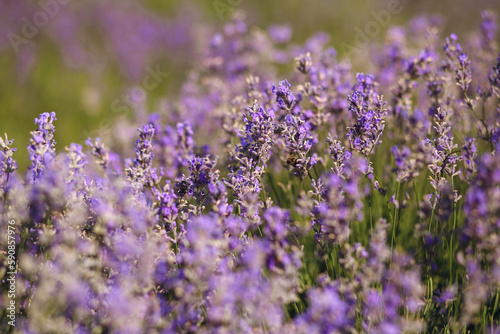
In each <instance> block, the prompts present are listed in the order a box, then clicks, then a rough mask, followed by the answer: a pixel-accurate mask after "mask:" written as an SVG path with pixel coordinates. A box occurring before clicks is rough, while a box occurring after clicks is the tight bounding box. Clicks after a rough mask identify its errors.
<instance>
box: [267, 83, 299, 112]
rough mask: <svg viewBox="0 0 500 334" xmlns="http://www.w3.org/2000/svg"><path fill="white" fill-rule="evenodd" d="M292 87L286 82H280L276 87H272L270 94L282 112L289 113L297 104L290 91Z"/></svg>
mask: <svg viewBox="0 0 500 334" xmlns="http://www.w3.org/2000/svg"><path fill="white" fill-rule="evenodd" d="M291 86H292V85H291V84H290V83H289V82H288V81H286V80H285V81H281V82H280V83H279V85H278V87H276V85H273V89H272V92H273V94H275V95H276V102H278V107H279V108H280V109H283V110H287V111H291V110H292V109H293V107H294V106H295V105H296V104H297V98H296V97H295V95H294V94H293V92H292V91H291V90H290V87H291Z"/></svg>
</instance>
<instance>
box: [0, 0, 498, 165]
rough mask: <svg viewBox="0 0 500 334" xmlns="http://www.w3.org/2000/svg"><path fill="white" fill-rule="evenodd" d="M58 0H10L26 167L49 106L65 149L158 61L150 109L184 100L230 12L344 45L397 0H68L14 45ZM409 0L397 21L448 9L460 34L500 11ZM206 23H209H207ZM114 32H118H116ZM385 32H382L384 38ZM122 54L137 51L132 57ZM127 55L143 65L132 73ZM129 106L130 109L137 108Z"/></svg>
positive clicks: (2, 127) (7, 58) (2, 55)
mask: <svg viewBox="0 0 500 334" xmlns="http://www.w3.org/2000/svg"><path fill="white" fill-rule="evenodd" d="M49 1H50V0H42V1H41V2H39V1H28V0H0V29H1V34H0V35H1V36H0V38H1V39H0V69H1V76H2V79H1V80H0V115H1V117H0V134H3V133H8V135H9V138H14V139H15V142H14V147H17V148H18V152H17V153H16V155H15V158H16V159H17V161H18V162H19V168H20V169H21V170H22V169H24V168H26V166H27V164H28V161H27V153H26V145H27V144H28V140H29V136H30V134H29V131H31V130H33V129H34V124H33V120H34V118H35V117H36V116H37V115H38V114H40V113H42V112H50V111H56V113H57V118H58V120H57V123H56V134H55V139H56V141H57V149H58V150H59V151H60V150H63V149H64V147H65V146H68V145H69V144H70V143H71V142H77V143H80V144H83V141H84V140H85V139H86V138H87V137H88V136H89V135H92V134H95V133H96V132H95V130H96V129H97V128H99V126H102V123H101V120H104V119H105V120H112V119H113V118H114V117H116V113H115V112H114V111H113V107H112V105H113V103H114V101H116V100H117V99H120V98H121V97H122V96H123V94H124V92H125V90H126V89H128V88H130V87H134V86H136V85H137V86H141V84H142V80H143V78H144V77H145V76H146V75H147V69H148V66H150V67H151V68H153V67H155V66H160V68H161V69H164V70H165V71H168V73H169V74H170V75H169V76H168V77H166V78H163V79H162V80H160V82H159V84H158V85H157V86H155V88H153V89H150V90H148V96H147V102H148V105H149V109H150V110H149V111H151V109H152V108H153V106H154V105H155V103H156V102H157V101H158V100H159V99H161V98H168V97H172V98H173V99H175V98H176V96H177V95H178V93H179V91H180V88H181V85H182V82H183V81H184V79H185V77H186V74H187V72H188V70H189V69H190V68H193V67H194V68H196V67H197V66H199V63H198V61H199V59H200V57H201V54H200V51H201V46H202V45H203V44H204V43H208V41H209V40H208V39H207V34H210V31H217V30H220V29H222V28H223V25H224V22H225V20H226V19H227V17H228V14H229V13H228V11H231V10H242V11H244V12H245V13H246V16H247V21H248V23H249V24H250V25H255V26H257V27H260V28H262V29H267V27H268V26H269V25H271V24H289V25H290V26H291V27H292V29H293V38H292V40H293V41H294V42H297V43H300V42H303V41H304V40H305V39H306V38H307V37H309V36H311V35H312V34H313V33H315V32H317V31H324V32H326V33H328V34H329V35H330V36H331V42H330V44H331V45H332V46H334V47H336V46H337V47H338V45H339V43H341V42H346V43H352V41H353V39H354V38H355V28H356V27H359V28H363V27H364V25H365V24H366V22H368V21H370V20H373V17H372V14H371V12H372V11H380V10H383V9H386V8H387V6H388V3H389V2H390V1H373V0H338V1H332V0H309V1H305V0H287V1H268V0H267V1H265V0H215V1H213V0H199V1H194V0H192V1H187V0H182V1H180V0H167V1H165V0H135V1H128V0H116V1H115V0H108V1H95V0H81V1H76V0H74V1H71V0H69V3H67V4H59V8H58V10H57V12H56V13H55V15H54V17H50V18H49V19H48V22H47V24H46V25H44V26H43V27H40V29H39V31H38V33H37V34H36V35H35V36H34V37H32V38H29V39H28V41H27V42H26V43H23V44H22V45H20V48H19V52H18V53H16V52H14V49H13V47H12V44H11V42H10V41H9V36H11V38H12V36H13V35H12V33H15V34H18V35H21V33H22V29H23V24H24V22H25V21H23V18H28V19H29V18H32V15H33V14H34V13H36V12H37V11H40V10H41V8H42V3H43V4H47V3H48V2H49ZM52 1H56V0H52ZM60 1H61V3H63V1H62V0H60ZM392 1H393V0H392ZM64 2H67V0H65V1H64ZM402 3H403V11H402V13H401V14H399V15H394V16H392V17H391V22H390V23H391V25H404V24H405V22H407V21H408V20H409V19H410V18H411V17H413V16H415V15H417V14H419V13H436V14H439V15H441V16H442V17H443V18H444V24H445V31H446V32H455V33H457V34H458V35H459V36H460V35H461V34H467V33H468V31H470V30H471V29H474V28H475V27H477V25H478V24H479V22H480V12H481V11H482V10H484V9H491V10H493V11H494V12H496V13H499V12H500V1H491V0H490V1H487V0H482V1H452V0H445V1H417V0H412V1H411V0H410V1H402ZM221 10H222V12H221ZM118 14H119V15H118ZM130 15H131V17H133V18H132V19H130V18H129V16H130ZM141 15H142V16H143V17H142V19H141V18H140V16H141ZM115 16H116V17H115ZM153 19H154V20H155V22H157V24H158V25H160V26H161V25H162V24H163V22H165V23H168V25H167V26H166V27H162V28H161V29H163V30H162V31H163V35H161V36H160V37H158V36H157V37H155V38H157V39H158V40H157V41H156V42H155V41H154V40H152V41H147V40H146V39H145V37H144V36H149V35H148V34H147V33H146V34H145V33H144V29H146V28H144V25H145V23H144V22H148V20H149V21H151V20H153ZM141 20H142V21H141ZM134 25H140V26H134ZM146 26H147V24H146ZM202 26H206V27H208V28H204V29H201V27H202ZM143 28H144V29H143ZM146 30H147V29H146ZM68 31H71V34H70V33H68ZM134 34H139V35H138V36H135V35H134ZM141 34H143V35H141ZM144 34H145V35H144ZM203 34H205V35H203ZM109 36H113V37H112V38H111V40H110V37H109ZM208 36H209V35H208ZM383 37H384V33H383V32H381V33H380V34H378V35H377V36H376V37H375V38H374V39H375V40H377V39H379V40H381V39H383ZM141 42H144V43H146V42H148V43H150V44H148V45H153V44H154V43H157V45H153V49H154V51H152V52H151V54H152V55H151V56H150V55H149V54H148V52H147V51H148V50H144V49H142V47H141V44H140V43H141ZM75 45H78V46H79V47H76V46H75ZM158 46H159V47H158ZM78 48H80V51H78V50H77V49H78ZM153 49H152V50H153ZM75 50H77V51H75ZM82 50H84V54H85V57H84V58H85V60H84V61H80V60H79V61H74V62H73V61H72V60H73V59H72V57H73V56H75V55H76V56H75V57H78V55H79V53H78V52H80V53H81V52H82ZM120 53H123V56H124V57H125V58H127V57H128V58H130V59H128V58H127V59H128V60H126V61H125V62H124V61H123V59H121V57H120ZM134 57H135V58H134ZM136 58H137V59H136ZM89 59H90V60H89ZM127 61H129V62H133V64H134V65H133V66H135V67H137V68H139V70H134V73H133V74H130V73H127ZM124 68H125V70H124ZM121 114H124V115H125V116H127V115H128V114H129V112H123V113H121Z"/></svg>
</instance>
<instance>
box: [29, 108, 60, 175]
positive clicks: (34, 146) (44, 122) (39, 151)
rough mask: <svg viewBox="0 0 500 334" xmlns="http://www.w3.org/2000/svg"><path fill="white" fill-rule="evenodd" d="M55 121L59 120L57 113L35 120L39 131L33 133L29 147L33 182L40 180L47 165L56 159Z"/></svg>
mask: <svg viewBox="0 0 500 334" xmlns="http://www.w3.org/2000/svg"><path fill="white" fill-rule="evenodd" d="M54 120H57V118H56V113H55V112H51V113H50V114H49V113H43V114H40V116H39V118H35V124H37V125H38V129H37V130H35V131H32V132H31V139H30V144H29V145H28V152H29V155H30V160H31V167H30V173H31V182H36V181H37V180H38V178H39V177H40V175H41V173H42V172H43V170H44V169H45V167H46V164H48V163H50V162H51V161H53V159H54V157H55V151H56V149H55V145H56V142H55V141H54V139H53V138H54V131H55V129H54V125H53V122H54Z"/></svg>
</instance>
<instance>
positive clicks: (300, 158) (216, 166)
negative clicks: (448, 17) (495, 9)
mask: <svg viewBox="0 0 500 334" xmlns="http://www.w3.org/2000/svg"><path fill="white" fill-rule="evenodd" d="M116 15H118V13H117V14H116ZM112 22H113V20H112V18H110V19H109V24H110V25H111V26H112V25H113V24H112ZM111 26H109V27H108V28H109V29H110V30H111V31H114V30H113V29H115V28H113V27H111ZM496 30H497V24H496V18H495V16H494V15H493V14H492V13H491V12H485V13H484V14H483V16H482V22H481V24H480V26H479V29H478V32H477V33H476V34H472V35H471V36H470V38H469V39H464V40H460V43H459V42H458V40H459V39H458V36H456V35H455V34H452V35H450V36H449V37H445V36H443V34H442V31H441V30H440V24H439V22H438V20H437V19H436V18H432V17H431V18H428V17H425V16H419V17H417V18H415V19H414V20H412V21H411V22H410V24H409V26H408V27H392V28H389V30H388V32H387V36H386V38H385V39H384V42H383V43H382V45H379V44H378V43H373V50H374V51H373V54H372V56H373V57H370V58H369V59H364V62H369V61H373V66H371V67H370V68H371V70H370V73H369V74H368V73H366V74H364V73H357V72H356V71H354V70H352V67H355V66H356V65H355V64H356V63H357V62H355V61H353V62H352V64H351V63H350V62H349V59H343V58H342V56H341V55H337V52H336V51H335V49H334V48H332V47H330V46H329V45H328V43H329V39H328V36H327V35H326V34H324V33H317V34H315V35H313V36H312V37H311V38H309V39H308V40H307V41H306V42H305V43H304V44H303V45H293V44H291V43H290V42H289V41H290V39H291V33H292V32H291V30H290V28H289V27H287V26H273V27H271V28H270V29H269V32H265V31H261V30H259V29H257V28H255V29H249V28H248V27H247V25H246V23H245V21H244V20H243V19H242V17H240V16H238V15H236V16H235V17H234V18H233V19H232V20H230V21H229V22H227V23H226V24H225V25H224V29H223V30H222V32H220V33H216V34H215V35H214V36H213V37H212V38H211V39H209V41H208V43H207V45H205V48H204V49H203V52H202V54H203V61H202V62H201V63H200V64H199V66H197V68H196V69H194V70H193V71H192V72H191V73H189V74H188V76H187V80H186V82H185V83H183V84H182V85H181V89H180V96H179V98H174V97H168V102H166V101H162V102H161V104H160V105H159V106H158V108H157V109H155V110H157V112H156V113H152V114H150V115H147V114H146V113H145V110H144V107H140V108H139V107H137V110H135V119H136V120H138V121H140V123H139V126H140V127H139V128H138V132H137V131H135V129H137V124H131V123H132V122H130V123H127V122H125V123H124V122H121V123H119V124H117V125H116V128H115V130H116V131H111V132H110V133H111V134H110V135H109V137H103V138H89V139H88V140H87V141H86V145H87V148H85V149H84V148H83V147H82V146H81V145H79V144H71V145H70V146H69V147H67V148H66V150H65V151H63V150H60V149H59V148H58V150H57V151H56V143H55V141H54V131H55V127H56V123H57V122H56V120H57V119H56V114H55V113H54V112H52V113H42V114H41V115H40V116H39V117H37V118H36V119H35V126H36V129H35V130H34V131H32V132H31V139H30V142H29V145H28V153H29V159H30V162H31V164H30V165H29V169H28V171H27V172H26V174H25V175H23V173H22V172H20V171H16V170H17V163H16V148H15V147H14V145H15V142H14V141H13V140H12V139H8V137H7V135H5V137H2V138H0V210H1V220H0V229H2V231H7V229H8V228H7V224H9V223H8V222H10V221H14V222H15V236H14V237H13V238H14V239H15V244H16V249H15V250H16V259H17V262H16V268H15V269H16V272H17V273H16V280H17V290H16V293H15V296H14V297H8V296H9V294H8V287H7V286H8V285H7V284H5V282H6V279H7V274H6V273H7V272H11V271H14V270H12V269H11V268H10V267H9V266H8V263H9V260H8V256H7V252H6V251H2V253H1V254H0V279H2V287H1V289H2V290H1V297H2V298H0V305H2V306H3V308H2V309H3V310H5V309H6V307H7V306H8V303H10V301H9V300H14V301H15V304H16V315H17V323H16V327H15V331H18V332H26V333H53V332H61V331H64V332H66V331H67V332H71V333H73V332H75V333H88V332H92V333H111V332H116V333H195V332H196V333H254V332H256V333H307V334H310V333H403V332H404V333H410V332H414V333H416V332H446V333H448V332H449V333H451V332H457V333H458V332H475V333H483V332H498V330H499V329H500V321H499V319H500V302H499V300H500V262H499V261H500V260H499V259H500V204H499V203H500V153H499V152H500V144H499V135H500V102H499V101H500V55H499V54H498V46H497V44H496V42H495V36H496ZM106 31H108V30H106ZM159 33H160V32H158V34H159ZM406 35H408V36H412V37H411V38H412V41H411V43H410V42H409V39H410V38H408V40H407V38H406V37H405V36H406ZM135 43H138V41H134V43H133V45H135ZM113 45H114V47H115V48H118V49H121V48H122V44H120V43H119V42H118V41H116V42H115V44H113ZM443 45H444V46H443ZM478 45H482V47H477V46H478ZM138 49H139V48H138ZM121 52H123V53H124V54H123V55H122V56H123V57H124V60H125V61H126V59H128V58H127V57H126V55H129V54H128V53H129V52H128V49H125V50H122V51H121ZM353 57H356V56H353ZM354 60H355V59H354ZM131 66H132V65H131ZM132 67H133V66H132ZM284 68H288V69H289V72H288V73H287V75H286V77H288V80H284V78H283V77H282V76H281V74H280V76H278V75H277V73H281V72H282V70H283V69H284ZM131 71H132V72H134V69H133V68H131ZM360 71H366V72H367V71H368V70H367V69H366V68H362V69H360ZM142 124H144V125H142ZM11 239H12V238H11ZM9 240H10V239H9ZM0 242H1V245H2V250H6V249H7V244H8V238H7V233H1V234H0ZM5 314H6V312H5V311H4V313H3V315H4V319H5ZM1 326H2V327H1V328H2V329H1V330H0V331H1V332H7V331H8V330H11V329H9V328H7V327H6V326H7V323H6V322H5V321H4V322H3V323H2V325H1Z"/></svg>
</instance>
